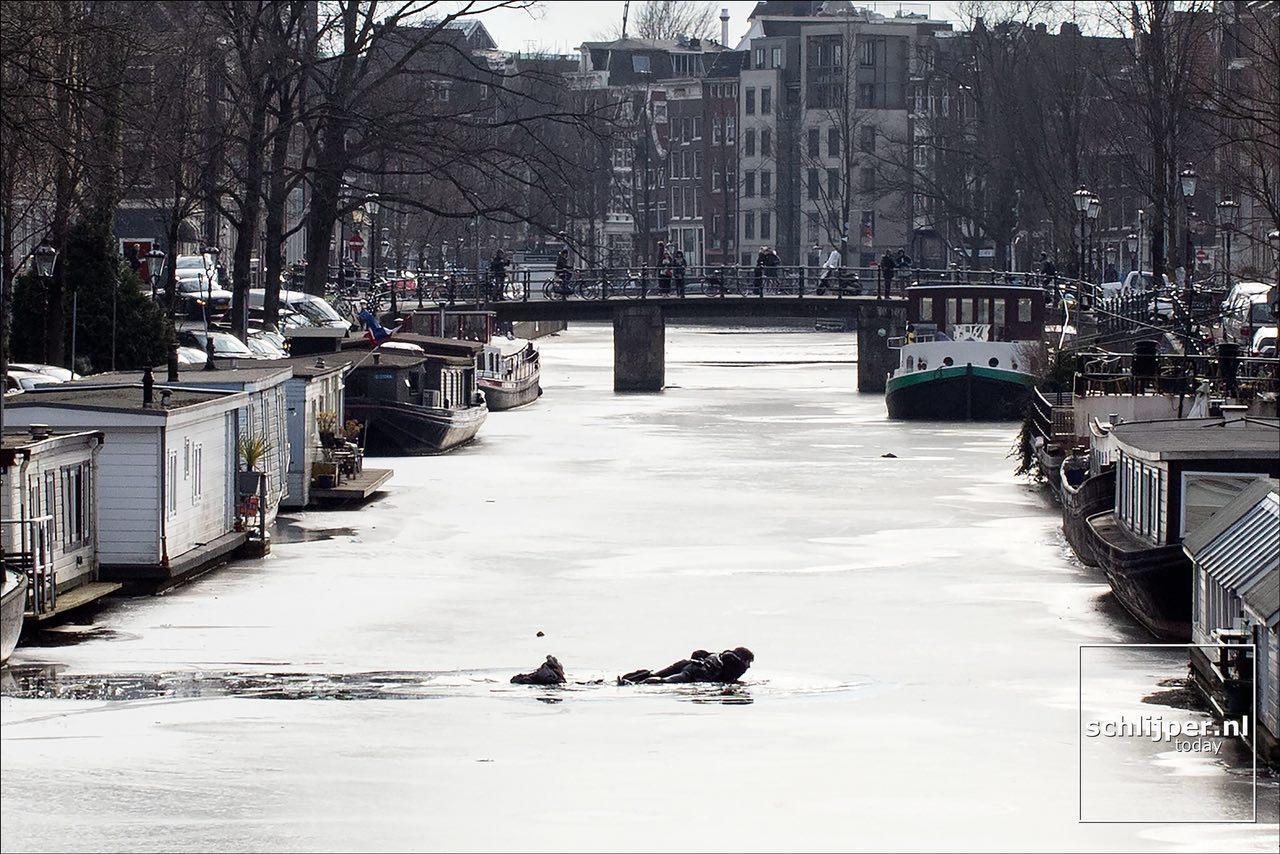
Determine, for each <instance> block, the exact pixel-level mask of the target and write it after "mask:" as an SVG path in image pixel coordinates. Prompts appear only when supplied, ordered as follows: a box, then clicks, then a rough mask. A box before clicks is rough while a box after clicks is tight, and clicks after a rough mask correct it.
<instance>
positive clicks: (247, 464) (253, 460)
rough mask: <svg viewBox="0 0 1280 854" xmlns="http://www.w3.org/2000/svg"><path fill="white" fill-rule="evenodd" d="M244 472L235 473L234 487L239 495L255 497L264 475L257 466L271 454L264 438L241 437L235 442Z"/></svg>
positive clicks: (269, 446)
mask: <svg viewBox="0 0 1280 854" xmlns="http://www.w3.org/2000/svg"><path fill="white" fill-rule="evenodd" d="M236 450H237V451H238V452H239V454H240V462H241V463H243V465H244V470H243V471H239V472H236V486H237V487H238V489H239V490H240V494H241V495H257V494H258V490H259V488H260V487H261V484H262V480H263V478H265V477H266V475H265V474H264V473H263V472H260V471H258V466H259V465H261V464H262V461H263V460H264V459H266V457H267V454H269V453H271V443H270V442H268V441H267V439H266V437H264V436H241V437H240V439H239V441H237V442H236Z"/></svg>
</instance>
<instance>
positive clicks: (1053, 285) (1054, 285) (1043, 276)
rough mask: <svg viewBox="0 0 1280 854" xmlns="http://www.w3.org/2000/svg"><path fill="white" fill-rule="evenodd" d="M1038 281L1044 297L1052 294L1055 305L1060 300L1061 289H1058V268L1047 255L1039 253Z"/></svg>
mask: <svg viewBox="0 0 1280 854" xmlns="http://www.w3.org/2000/svg"><path fill="white" fill-rule="evenodd" d="M1040 280H1041V286H1042V287H1043V288H1044V290H1045V295H1046V296H1048V294H1049V293H1050V292H1052V293H1053V304H1054V305H1057V304H1058V302H1059V300H1061V299H1062V289H1061V288H1059V287H1058V267H1057V265H1055V264H1054V263H1053V259H1051V258H1050V257H1049V253H1047V252H1041V253H1040Z"/></svg>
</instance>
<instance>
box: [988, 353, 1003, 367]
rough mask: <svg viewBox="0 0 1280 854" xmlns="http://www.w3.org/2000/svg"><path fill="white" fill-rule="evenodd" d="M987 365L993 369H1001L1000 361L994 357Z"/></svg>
mask: <svg viewBox="0 0 1280 854" xmlns="http://www.w3.org/2000/svg"><path fill="white" fill-rule="evenodd" d="M987 364H988V365H990V366H991V367H993V368H998V367H1000V360H999V359H997V358H996V357H995V356H992V357H991V358H990V359H988V360H987Z"/></svg>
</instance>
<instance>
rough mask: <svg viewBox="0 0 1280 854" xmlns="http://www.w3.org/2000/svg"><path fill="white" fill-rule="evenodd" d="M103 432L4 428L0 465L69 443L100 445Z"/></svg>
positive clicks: (0, 438) (1, 438)
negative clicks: (39, 431)
mask: <svg viewBox="0 0 1280 854" xmlns="http://www.w3.org/2000/svg"><path fill="white" fill-rule="evenodd" d="M103 438H104V434H103V433H102V432H101V431H100V430H75V431H71V432H62V433H57V432H54V431H52V430H49V431H47V432H43V433H37V432H36V431H35V430H32V429H25V430H18V429H10V430H6V431H5V432H4V433H3V434H2V435H0V466H4V467H6V468H7V467H9V466H11V465H14V464H15V463H16V462H17V461H18V460H19V459H23V460H29V459H31V458H32V457H33V456H35V455H36V454H40V453H44V452H46V451H55V450H58V449H59V448H65V447H67V446H69V445H87V444H91V443H96V444H99V445H101V444H102V440H103Z"/></svg>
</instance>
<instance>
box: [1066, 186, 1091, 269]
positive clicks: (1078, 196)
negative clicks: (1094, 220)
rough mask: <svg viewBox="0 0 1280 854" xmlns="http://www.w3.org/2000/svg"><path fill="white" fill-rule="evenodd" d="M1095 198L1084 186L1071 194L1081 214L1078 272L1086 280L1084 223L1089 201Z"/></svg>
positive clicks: (1077, 211)
mask: <svg viewBox="0 0 1280 854" xmlns="http://www.w3.org/2000/svg"><path fill="white" fill-rule="evenodd" d="M1092 198H1093V193H1092V192H1090V190H1089V188H1088V187H1086V186H1085V185H1084V184H1081V185H1080V186H1079V187H1077V188H1076V191H1075V192H1074V193H1072V194H1071V201H1072V203H1073V204H1074V205H1075V206H1076V213H1078V214H1080V257H1079V266H1078V267H1077V271H1078V273H1079V275H1080V278H1082V279H1083V278H1084V221H1085V217H1086V216H1087V215H1088V212H1089V200H1090V199H1092Z"/></svg>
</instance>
